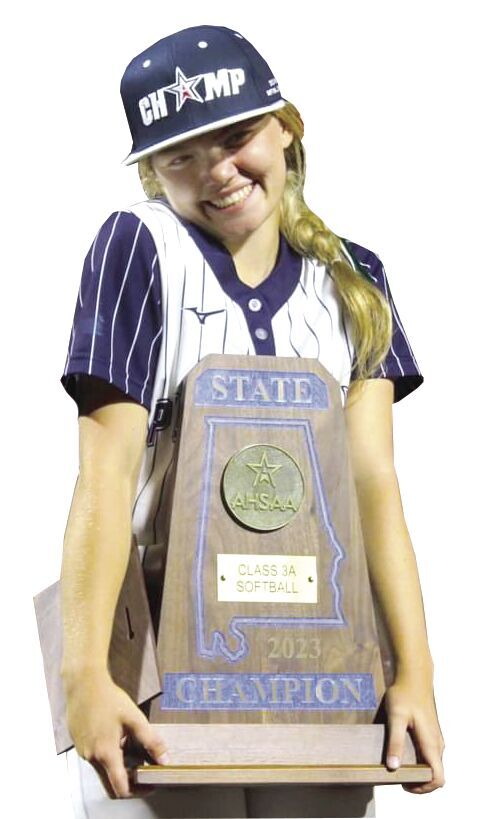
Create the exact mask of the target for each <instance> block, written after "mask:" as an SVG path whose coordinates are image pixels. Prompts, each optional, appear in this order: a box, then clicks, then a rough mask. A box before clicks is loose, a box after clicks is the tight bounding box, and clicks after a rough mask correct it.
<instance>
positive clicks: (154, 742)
mask: <svg viewBox="0 0 478 819" xmlns="http://www.w3.org/2000/svg"><path fill="white" fill-rule="evenodd" d="M127 727H128V728H129V730H130V731H131V733H132V734H133V735H134V737H135V738H136V739H137V741H138V742H139V743H140V744H141V745H142V746H143V748H144V749H145V750H146V751H147V752H148V754H149V755H150V757H151V758H152V759H154V761H155V762H157V763H158V765H167V764H168V762H169V755H168V751H167V747H166V745H165V743H164V742H163V740H162V739H161V737H160V736H159V735H158V734H157V733H156V731H155V730H154V728H153V727H152V725H151V724H150V723H149V722H148V720H147V719H146V717H145V716H144V714H143V713H142V712H141V711H140V710H139V708H138V709H137V711H136V713H135V714H134V715H130V716H129V718H128V721H127Z"/></svg>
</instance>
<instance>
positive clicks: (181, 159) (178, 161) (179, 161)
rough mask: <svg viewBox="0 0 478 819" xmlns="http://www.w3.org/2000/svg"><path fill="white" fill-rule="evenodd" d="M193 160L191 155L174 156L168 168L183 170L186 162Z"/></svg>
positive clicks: (168, 163) (169, 161)
mask: <svg viewBox="0 0 478 819" xmlns="http://www.w3.org/2000/svg"><path fill="white" fill-rule="evenodd" d="M190 159H191V154H178V155H177V156H172V157H171V159H169V160H168V162H167V167H168V168H181V167H182V166H183V165H185V164H186V162H189V160H190Z"/></svg>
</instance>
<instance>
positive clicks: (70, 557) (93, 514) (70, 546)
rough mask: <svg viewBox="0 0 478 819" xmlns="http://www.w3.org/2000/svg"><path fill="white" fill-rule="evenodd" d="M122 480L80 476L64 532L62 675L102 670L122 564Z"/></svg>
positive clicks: (126, 528)
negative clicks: (86, 670)
mask: <svg viewBox="0 0 478 819" xmlns="http://www.w3.org/2000/svg"><path fill="white" fill-rule="evenodd" d="M130 544H131V498H130V493H129V486H128V483H127V481H125V480H124V479H123V480H122V479H121V478H119V477H113V476H111V477H110V479H108V478H107V476H105V475H102V476H101V475H97V476H96V478H95V479H92V478H91V477H90V476H83V475H82V474H81V472H80V475H79V477H78V481H77V484H76V488H75V493H74V496H73V502H72V507H71V511H70V516H69V520H68V525H67V529H66V534H65V542H64V552H63V564H62V576H61V588H62V613H63V663H62V672H63V674H64V675H70V674H75V673H76V672H80V673H81V672H82V671H84V670H85V669H86V668H91V669H93V668H98V669H106V668H107V660H108V650H109V644H110V638H111V630H112V625H113V618H114V613H115V609H116V604H117V600H118V596H119V593H120V590H121V586H122V583H123V579H124V575H125V572H126V568H127V565H128V559H129V553H130Z"/></svg>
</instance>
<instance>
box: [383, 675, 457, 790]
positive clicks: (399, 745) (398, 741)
mask: <svg viewBox="0 0 478 819" xmlns="http://www.w3.org/2000/svg"><path fill="white" fill-rule="evenodd" d="M385 707H386V710H387V718H388V746H387V767H388V768H389V769H391V770H396V769H397V768H399V767H400V763H401V759H402V755H403V747H404V743H405V734H406V732H407V729H408V730H409V731H410V733H411V735H412V739H413V742H414V745H415V749H416V751H417V757H418V759H419V761H421V762H425V763H426V764H428V765H430V767H431V769H432V780H431V781H430V782H426V783H423V784H422V785H420V784H414V785H411V784H410V785H402V787H403V788H404V790H406V791H410V793H429V792H430V791H434V790H435V789H436V788H441V787H443V785H444V784H445V779H444V774H443V763H442V756H443V750H444V747H445V744H444V742H443V737H442V733H441V730H440V726H439V723H438V716H437V712H436V707H435V700H434V697H433V689H432V686H431V685H430V686H426V687H424V686H420V685H416V684H415V685H413V684H412V683H410V682H408V681H406V680H405V681H400V680H397V681H396V682H395V683H394V684H393V685H392V686H390V688H389V689H388V691H387V694H386V696H385Z"/></svg>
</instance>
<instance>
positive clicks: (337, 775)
mask: <svg viewBox="0 0 478 819" xmlns="http://www.w3.org/2000/svg"><path fill="white" fill-rule="evenodd" d="M155 727H156V728H157V729H158V733H160V735H161V737H162V739H163V740H164V742H165V744H166V746H167V748H168V753H169V756H170V759H171V763H170V764H169V765H167V766H160V765H140V766H138V767H137V768H135V769H134V771H133V780H134V782H135V783H136V784H138V785H158V786H159V785H169V786H170V785H268V784H313V783H316V784H323V785H337V784H344V785H345V784H354V785H359V784H364V785H365V784H368V785H386V784H399V783H411V782H417V783H418V782H429V781H430V780H431V778H432V771H431V768H430V767H429V766H428V765H422V764H417V759H416V754H415V749H414V747H413V744H412V741H411V739H410V737H409V736H408V734H407V737H406V743H405V750H404V755H403V758H402V765H401V766H400V768H399V769H398V770H396V771H389V770H388V769H387V768H386V767H385V765H384V764H383V759H384V751H385V726H384V725H310V724H309V725H284V724H282V725H281V724H275V725H272V724H260V725H251V724H249V725H247V724H225V725H184V724H171V723H169V724H168V723H164V724H160V725H156V726H155Z"/></svg>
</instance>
